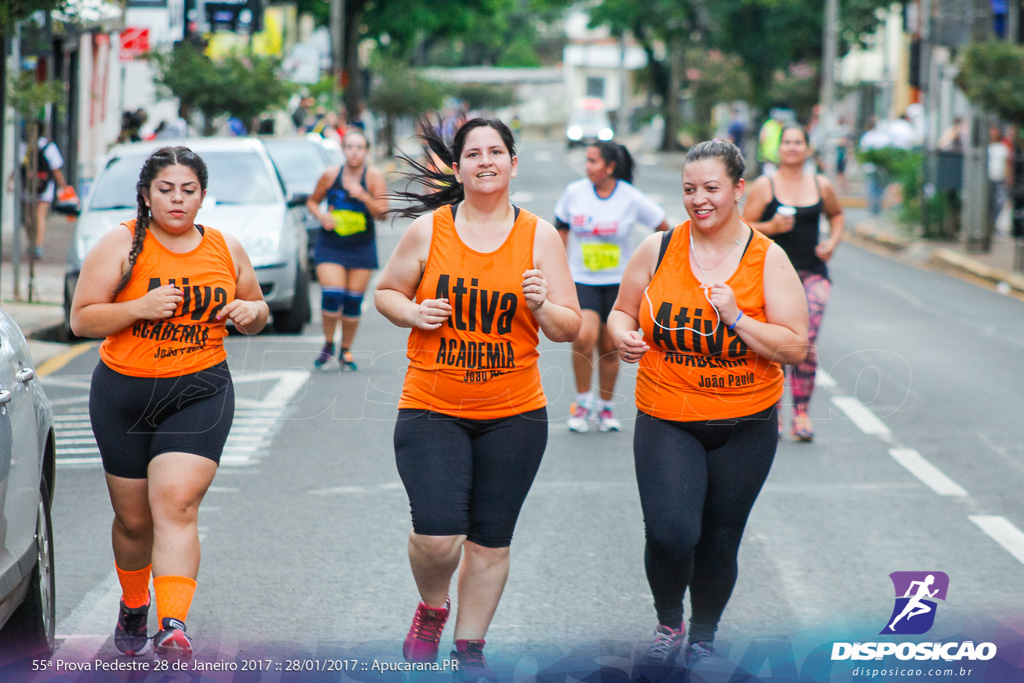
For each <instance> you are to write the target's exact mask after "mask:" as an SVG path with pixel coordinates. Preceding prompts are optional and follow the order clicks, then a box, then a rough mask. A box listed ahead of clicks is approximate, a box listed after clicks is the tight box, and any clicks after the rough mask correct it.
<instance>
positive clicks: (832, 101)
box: [818, 0, 839, 176]
mask: <svg viewBox="0 0 1024 683" xmlns="http://www.w3.org/2000/svg"><path fill="white" fill-rule="evenodd" d="M838 30H839V0H826V2H825V26H824V33H825V35H824V40H823V43H824V46H825V49H824V54H823V55H822V59H821V70H822V74H821V76H822V78H821V102H822V112H821V118H820V120H819V121H818V125H819V126H821V144H822V145H823V146H824V149H822V150H820V152H821V155H822V157H821V158H822V159H823V160H824V162H825V173H826V174H827V175H828V176H833V175H835V171H836V146H835V145H834V144H832V141H831V138H832V131H834V130H835V120H836V112H835V109H836V41H837V40H838Z"/></svg>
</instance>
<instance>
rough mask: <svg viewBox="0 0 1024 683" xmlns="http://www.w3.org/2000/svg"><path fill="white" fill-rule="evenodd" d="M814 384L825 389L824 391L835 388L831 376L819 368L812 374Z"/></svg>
mask: <svg viewBox="0 0 1024 683" xmlns="http://www.w3.org/2000/svg"><path fill="white" fill-rule="evenodd" d="M814 383H815V384H816V385H817V386H819V387H825V388H826V389H832V388H834V387H835V386H836V381H835V380H834V379H832V375H830V374H828V373H827V372H825V371H824V370H822V369H821V368H818V370H817V372H815V373H814Z"/></svg>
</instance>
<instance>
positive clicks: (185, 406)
mask: <svg viewBox="0 0 1024 683" xmlns="http://www.w3.org/2000/svg"><path fill="white" fill-rule="evenodd" d="M121 163H125V162H124V161H122V162H121ZM206 182H207V170H206V164H205V163H204V162H203V160H202V159H201V158H200V157H199V156H198V155H197V154H195V153H194V152H192V151H191V150H189V149H187V148H185V147H173V148H172V147H164V148H161V149H158V150H156V151H155V152H153V153H152V154H151V155H150V156H149V158H148V159H146V161H145V163H144V164H143V166H142V171H141V173H140V174H139V180H138V183H137V184H136V190H137V201H138V214H137V218H136V219H135V220H134V221H127V222H125V223H123V224H121V225H120V226H118V227H116V228H114V229H113V230H111V231H110V232H108V233H107V234H106V235H104V236H103V237H102V238H101V239H100V241H99V242H98V243H97V244H96V246H95V247H94V248H93V249H92V250H91V251H90V252H89V254H88V256H86V259H85V262H84V263H83V264H82V274H81V277H80V278H79V280H78V287H77V288H76V290H75V296H74V300H73V301H72V304H71V326H72V329H73V330H74V331H75V334H78V335H81V336H83V337H106V340H105V341H104V342H103V344H102V346H101V347H100V363H99V365H97V367H96V370H95V372H94V373H93V379H92V383H91V386H90V392H89V414H90V418H91V420H92V427H93V433H94V434H95V436H96V443H97V444H98V445H99V449H100V455H101V457H102V460H103V469H104V470H105V473H106V481H107V489H108V490H109V493H110V502H111V505H112V506H113V508H114V524H113V529H112V534H111V535H112V540H113V546H114V561H115V563H116V569H117V575H118V578H119V580H120V583H121V589H122V597H121V605H120V613H119V615H118V619H117V626H116V627H115V630H114V647H115V648H116V649H117V650H118V652H120V653H121V654H123V655H129V656H134V655H138V654H141V653H142V652H143V651H144V650H145V648H146V646H147V645H148V640H149V638H148V630H147V621H148V616H149V606H150V602H151V601H150V593H149V581H150V576H151V575H152V577H153V586H154V589H155V593H156V608H157V621H158V623H159V624H160V631H159V632H158V633H157V634H156V635H155V636H153V638H152V640H153V649H154V650H155V651H156V653H157V654H158V655H159V656H161V657H163V658H165V659H173V660H185V659H190V658H191V657H192V642H191V639H190V637H189V636H188V635H186V634H185V619H186V617H187V616H188V611H189V608H190V606H191V603H192V595H193V593H194V592H195V587H196V576H197V574H198V571H199V531H198V525H197V524H198V512H199V503H200V501H201V500H202V499H203V496H204V495H205V494H206V490H207V489H208V488H209V487H210V484H211V483H212V482H213V477H214V474H215V473H216V471H217V465H218V463H219V461H220V455H221V451H222V450H223V447H224V442H225V441H226V440H227V435H228V431H229V430H230V428H231V419H232V417H233V416H234V391H233V388H232V385H231V375H230V373H229V372H228V368H227V362H226V353H225V351H224V337H225V336H226V334H227V332H226V329H225V324H226V322H227V321H228V320H230V321H232V322H233V323H234V325H235V328H236V329H238V330H240V331H241V332H244V333H245V334H255V333H257V332H259V331H260V330H261V329H263V326H264V325H265V324H266V322H267V316H268V314H269V310H268V309H267V304H266V303H265V302H264V301H263V295H262V294H261V292H260V287H259V282H258V281H257V280H256V274H255V273H254V272H253V268H252V265H251V264H250V262H249V257H248V256H247V255H246V253H245V250H244V249H242V246H241V245H240V244H239V242H238V240H237V239H235V238H234V237H232V236H230V235H224V234H222V233H221V232H219V231H218V230H215V229H213V228H208V227H203V226H199V225H196V223H195V218H196V214H197V213H198V211H199V207H200V205H201V204H202V201H203V198H204V197H205V196H206Z"/></svg>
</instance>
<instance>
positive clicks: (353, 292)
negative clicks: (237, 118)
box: [306, 128, 388, 370]
mask: <svg viewBox="0 0 1024 683" xmlns="http://www.w3.org/2000/svg"><path fill="white" fill-rule="evenodd" d="M368 147H369V143H368V142H367V141H366V136H365V135H363V132H362V131H361V130H359V129H356V128H353V129H352V130H350V131H349V132H348V134H347V135H346V136H345V140H344V142H343V143H342V151H343V152H344V154H345V163H344V165H342V166H332V167H330V168H328V169H326V170H325V171H324V172H323V174H322V175H321V176H320V180H319V181H317V184H316V188H315V189H314V190H313V194H312V195H310V197H309V199H308V200H307V201H306V206H307V207H308V208H309V211H310V213H312V214H313V215H314V216H316V218H317V220H319V221H320V225H321V227H322V228H323V230H321V231H320V234H319V236H318V237H317V241H316V246H315V248H314V251H313V260H314V261H315V262H316V277H317V280H318V281H319V282H320V288H321V295H320V309H321V312H322V322H323V331H324V346H323V348H322V349H320V353H319V354H318V355H317V357H316V360H315V361H313V365H314V367H316V368H317V369H318V370H326V369H328V368H329V367H330V365H331V364H332V362H333V359H334V348H335V347H334V334H335V332H336V330H337V328H338V323H339V321H340V322H341V351H340V352H339V353H338V364H339V366H340V367H341V369H342V370H356V369H357V366H356V363H355V360H354V358H353V355H352V351H351V349H352V345H353V344H354V343H355V336H356V330H357V329H358V328H359V316H360V315H362V311H363V297H364V295H365V293H366V287H367V286H368V285H369V283H370V276H371V275H373V271H374V270H376V269H377V266H378V263H377V233H376V229H375V225H376V221H377V219H379V218H380V217H381V216H383V215H384V212H386V211H387V210H388V200H387V197H386V194H387V183H386V182H385V181H384V174H383V173H381V172H380V170H378V169H376V168H374V167H373V166H371V165H370V164H369V161H368V159H367V153H368ZM324 199H326V200H327V213H324V212H323V211H321V210H320V203H321V202H322V201H323V200H324Z"/></svg>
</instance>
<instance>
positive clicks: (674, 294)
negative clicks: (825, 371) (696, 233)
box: [636, 221, 783, 422]
mask: <svg viewBox="0 0 1024 683" xmlns="http://www.w3.org/2000/svg"><path fill="white" fill-rule="evenodd" d="M771 245H772V241H771V240H770V239H768V238H767V237H765V236H764V235H763V234H761V233H759V232H757V231H756V230H755V231H754V232H753V237H752V239H751V241H750V244H749V245H748V246H747V249H746V252H745V253H744V254H743V257H742V258H741V259H740V264H739V266H738V267H737V269H736V272H734V273H733V274H732V276H731V277H730V278H729V279H728V280H726V284H728V285H729V286H730V287H732V290H733V292H735V294H736V303H737V304H738V305H739V308H740V310H741V311H743V315H745V316H749V317H751V318H754V319H755V320H760V321H762V322H764V321H765V314H764V285H763V280H764V259H765V254H767V252H768V248H769V247H770V246H771ZM730 323H732V321H731V320H729V321H722V322H719V320H718V316H717V314H716V313H715V309H713V308H712V307H711V304H710V303H709V302H708V300H707V299H706V298H705V296H704V290H703V289H701V288H700V281H699V280H698V279H697V277H696V276H695V275H694V274H693V270H692V269H691V266H690V222H689V221H686V222H685V223H683V224H682V225H679V226H676V229H675V230H674V231H673V233H672V239H671V241H670V242H669V245H668V250H667V251H666V252H665V256H664V259H663V260H662V262H661V265H660V266H659V267H658V269H657V271H655V273H654V278H653V279H652V280H651V284H650V286H649V287H648V289H647V292H646V293H645V295H644V296H643V297H641V299H640V327H641V329H642V330H643V334H644V340H645V341H646V342H647V344H648V346H649V347H650V350H649V351H648V352H647V353H645V354H644V356H643V358H641V360H640V369H639V371H638V373H637V380H636V405H637V408H639V409H640V410H642V411H643V412H645V413H647V414H648V415H653V416H654V417H657V418H661V419H663V420H673V421H677V422H692V421H697V420H717V419H725V418H735V417H745V416H747V415H753V414H755V413H758V412H760V411H762V410H765V409H767V408H769V407H771V406H772V405H774V404H775V403H776V402H778V400H779V398H780V397H781V396H782V391H783V372H782V367H781V366H780V365H779V364H778V363H773V362H771V361H770V360H768V359H765V358H762V357H761V356H758V355H757V354H756V353H754V352H753V351H751V350H750V349H748V348H747V345H746V344H745V343H744V342H743V340H742V339H741V338H740V336H739V334H737V333H736V332H730V331H729V330H728V329H727V325H728V324H730ZM681 328H686V329H681ZM694 330H698V331H700V332H702V333H704V334H705V335H708V336H702V335H699V334H697V333H696V332H694Z"/></svg>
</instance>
